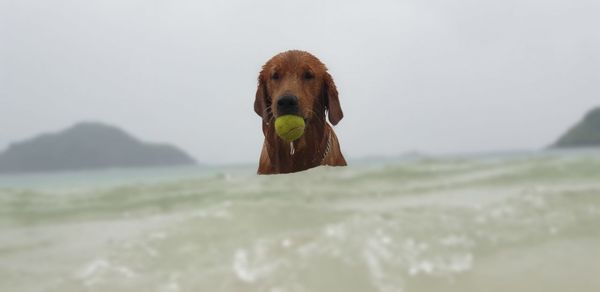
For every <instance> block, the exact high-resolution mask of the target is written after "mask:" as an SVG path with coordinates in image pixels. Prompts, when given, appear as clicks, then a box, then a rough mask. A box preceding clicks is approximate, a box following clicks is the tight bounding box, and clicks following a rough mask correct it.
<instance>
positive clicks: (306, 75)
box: [303, 72, 315, 80]
mask: <svg viewBox="0 0 600 292" xmlns="http://www.w3.org/2000/svg"><path fill="white" fill-rule="evenodd" d="M303 77H304V79H306V80H311V79H314V78H315V74H313V73H312V72H304V76H303Z"/></svg>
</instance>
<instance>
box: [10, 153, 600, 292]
mask: <svg viewBox="0 0 600 292" xmlns="http://www.w3.org/2000/svg"><path fill="white" fill-rule="evenodd" d="M599 275H600V152H599V151H585V152H540V153H529V154H515V155H482V156H472V157H441V158H440V157H438V158H426V157H422V158H412V159H396V160H393V161H392V160H388V161H386V160H379V161H370V162H361V163H355V164H353V165H352V166H350V167H345V168H331V167H320V168H317V169H312V170H309V171H306V172H302V173H297V174H292V175H279V176H260V177H259V176H256V175H255V174H254V166H239V167H229V168H208V169H206V168H205V169H198V168H187V169H162V170H152V171H149V170H144V171H141V170H139V171H137V170H129V171H117V170H115V171H105V172H90V173H83V174H81V173H74V174H59V175H34V176H12V177H0V291H11V292H12V291H61V292H68V291H165V292H167V291H169V292H175V291H270V292H284V291H290V292H291V291H314V292H318V291H328V292H330V291H348V292H351V291H361V292H362V291H381V292H388V291H462V292H465V291H528V292H532V291H544V292H548V291H550V292H551V291H600V277H599Z"/></svg>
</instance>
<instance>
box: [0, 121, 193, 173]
mask: <svg viewBox="0 0 600 292" xmlns="http://www.w3.org/2000/svg"><path fill="white" fill-rule="evenodd" d="M195 163H196V162H195V161H194V159H193V158H192V157H191V156H190V155H188V154H186V153H185V152H183V151H181V150H179V149H177V148H176V147H174V146H171V145H167V144H150V143H144V142H142V141H140V140H138V139H136V138H134V137H132V136H130V135H129V134H127V133H126V132H125V131H123V130H121V129H119V128H116V127H113V126H109V125H105V124H101V123H93V122H84V123H78V124H76V125H74V126H72V127H70V128H68V129H66V130H63V131H61V132H58V133H52V134H42V135H40V136H37V137H34V138H32V139H29V140H26V141H22V142H17V143H13V144H11V145H10V146H9V147H8V149H7V150H6V151H4V152H3V153H0V173H22V172H49V171H63V170H82V169H102V168H126V167H154V166H169V165H185V164H195Z"/></svg>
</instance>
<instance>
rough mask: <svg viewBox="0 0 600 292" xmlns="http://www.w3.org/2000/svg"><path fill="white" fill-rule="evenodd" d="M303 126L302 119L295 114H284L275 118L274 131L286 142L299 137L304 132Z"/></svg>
mask: <svg viewBox="0 0 600 292" xmlns="http://www.w3.org/2000/svg"><path fill="white" fill-rule="evenodd" d="M304 126H305V125H304V119H303V118H302V117H299V116H295V115H285V116H280V117H278V118H277V119H275V133H277V136H279V137H280V138H281V139H283V140H285V141H287V142H292V141H294V140H296V139H298V138H300V137H301V136H302V134H304Z"/></svg>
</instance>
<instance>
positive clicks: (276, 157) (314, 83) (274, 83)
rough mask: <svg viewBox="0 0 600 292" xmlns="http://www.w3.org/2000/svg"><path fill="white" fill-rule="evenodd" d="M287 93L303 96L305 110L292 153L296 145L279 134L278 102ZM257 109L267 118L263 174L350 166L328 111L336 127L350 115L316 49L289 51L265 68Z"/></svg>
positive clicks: (264, 121) (301, 105)
mask: <svg viewBox="0 0 600 292" xmlns="http://www.w3.org/2000/svg"><path fill="white" fill-rule="evenodd" d="M285 94H292V95H295V96H297V97H298V103H299V111H300V113H299V114H300V115H301V116H302V117H303V118H304V119H305V121H306V130H305V132H304V135H302V137H300V138H299V139H298V140H296V141H294V142H293V143H294V148H295V150H296V151H295V153H294V155H290V143H289V142H285V141H283V140H282V139H280V138H279V137H278V136H277V134H276V133H275V126H274V124H275V118H276V117H277V116H278V114H277V106H272V105H276V104H277V100H278V98H279V97H281V96H283V95H285ZM254 111H255V112H256V113H257V114H258V115H259V116H261V117H262V130H263V134H264V136H265V140H264V143H263V148H262V152H261V154H260V162H259V166H258V173H259V174H276V173H290V172H296V171H302V170H306V169H309V168H312V167H316V166H319V165H331V166H345V165H346V160H345V159H344V156H343V155H342V152H341V150H340V145H339V141H338V139H337V136H336V135H335V133H334V131H333V128H332V127H331V125H329V123H327V121H326V120H325V114H326V112H327V117H328V118H329V122H331V124H333V125H336V124H337V123H338V122H339V121H340V120H341V119H342V118H343V116H344V114H343V112H342V108H341V106H340V102H339V99H338V92H337V89H336V87H335V83H334V82H333V78H332V77H331V75H329V73H328V72H327V68H326V67H325V65H324V64H323V63H321V61H319V59H317V58H316V57H315V56H313V55H311V54H310V53H307V52H303V51H287V52H283V53H280V54H278V55H276V56H274V57H273V58H271V59H270V60H269V61H268V62H267V63H266V64H265V65H264V66H263V67H262V71H261V72H260V74H259V76H258V89H257V90H256V99H255V101H254ZM330 136H331V137H330ZM329 139H331V141H329V143H330V145H329V147H328V140H329ZM327 149H329V150H328V151H327ZM326 152H327V153H326ZM324 156H325V157H324Z"/></svg>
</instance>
